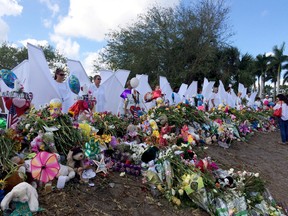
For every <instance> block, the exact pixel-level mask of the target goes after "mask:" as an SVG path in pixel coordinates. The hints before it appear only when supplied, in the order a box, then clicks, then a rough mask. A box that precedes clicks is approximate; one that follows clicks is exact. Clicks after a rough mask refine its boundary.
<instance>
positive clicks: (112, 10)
mask: <svg viewBox="0 0 288 216" xmlns="http://www.w3.org/2000/svg"><path fill="white" fill-rule="evenodd" d="M179 1H180V0H166V1H165V0H137V1H135V0H121V1H119V0H105V1H95V0H85V1H79V0H70V8H69V13H68V15H67V16H64V17H62V18H60V21H59V23H58V24H56V25H55V26H54V31H55V34H59V35H63V36H69V37H83V38H88V39H92V40H96V41H102V40H104V37H105V33H108V31H109V30H111V29H115V28H117V27H118V26H119V25H121V26H124V25H125V24H127V23H128V22H129V21H132V20H133V19H135V18H136V17H137V15H138V14H139V13H143V12H144V11H145V9H146V8H147V6H150V5H151V4H153V3H157V4H158V5H161V6H173V5H175V4H178V3H179Z"/></svg>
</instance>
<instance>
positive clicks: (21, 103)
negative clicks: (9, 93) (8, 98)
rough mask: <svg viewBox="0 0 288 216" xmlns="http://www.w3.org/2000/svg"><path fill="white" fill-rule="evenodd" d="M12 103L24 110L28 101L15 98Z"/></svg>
mask: <svg viewBox="0 0 288 216" xmlns="http://www.w3.org/2000/svg"><path fill="white" fill-rule="evenodd" d="M12 102H13V104H14V105H15V106H16V107H18V108H22V107H24V106H25V105H26V100H25V99H23V98H13V100H12Z"/></svg>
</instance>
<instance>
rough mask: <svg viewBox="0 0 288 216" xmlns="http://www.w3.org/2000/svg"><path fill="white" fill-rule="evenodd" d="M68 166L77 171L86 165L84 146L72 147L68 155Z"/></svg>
mask: <svg viewBox="0 0 288 216" xmlns="http://www.w3.org/2000/svg"><path fill="white" fill-rule="evenodd" d="M67 166H69V167H71V168H73V169H74V171H76V172H77V170H78V169H79V168H83V167H84V152H83V150H82V148H80V147H75V148H73V149H71V150H70V151H69V153H68V155H67Z"/></svg>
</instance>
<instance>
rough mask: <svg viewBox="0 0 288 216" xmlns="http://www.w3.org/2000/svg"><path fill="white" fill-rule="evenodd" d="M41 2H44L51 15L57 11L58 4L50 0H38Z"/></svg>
mask: <svg viewBox="0 0 288 216" xmlns="http://www.w3.org/2000/svg"><path fill="white" fill-rule="evenodd" d="M40 2H41V3H44V4H45V5H46V6H47V8H48V9H49V10H50V11H52V17H53V16H55V15H56V14H57V13H58V12H59V5H58V4H56V3H54V4H53V3H52V2H51V1H50V0H40Z"/></svg>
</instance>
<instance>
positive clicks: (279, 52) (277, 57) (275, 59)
mask: <svg viewBox="0 0 288 216" xmlns="http://www.w3.org/2000/svg"><path fill="white" fill-rule="evenodd" d="M284 50H285V43H284V42H283V43H282V45H281V46H280V47H279V48H278V47H277V45H276V46H274V47H273V56H272V59H271V67H274V66H275V67H276V68H277V71H276V73H277V86H276V90H277V94H279V90H280V78H281V71H282V66H283V64H284V63H286V62H287V61H288V56H287V55H284Z"/></svg>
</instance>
